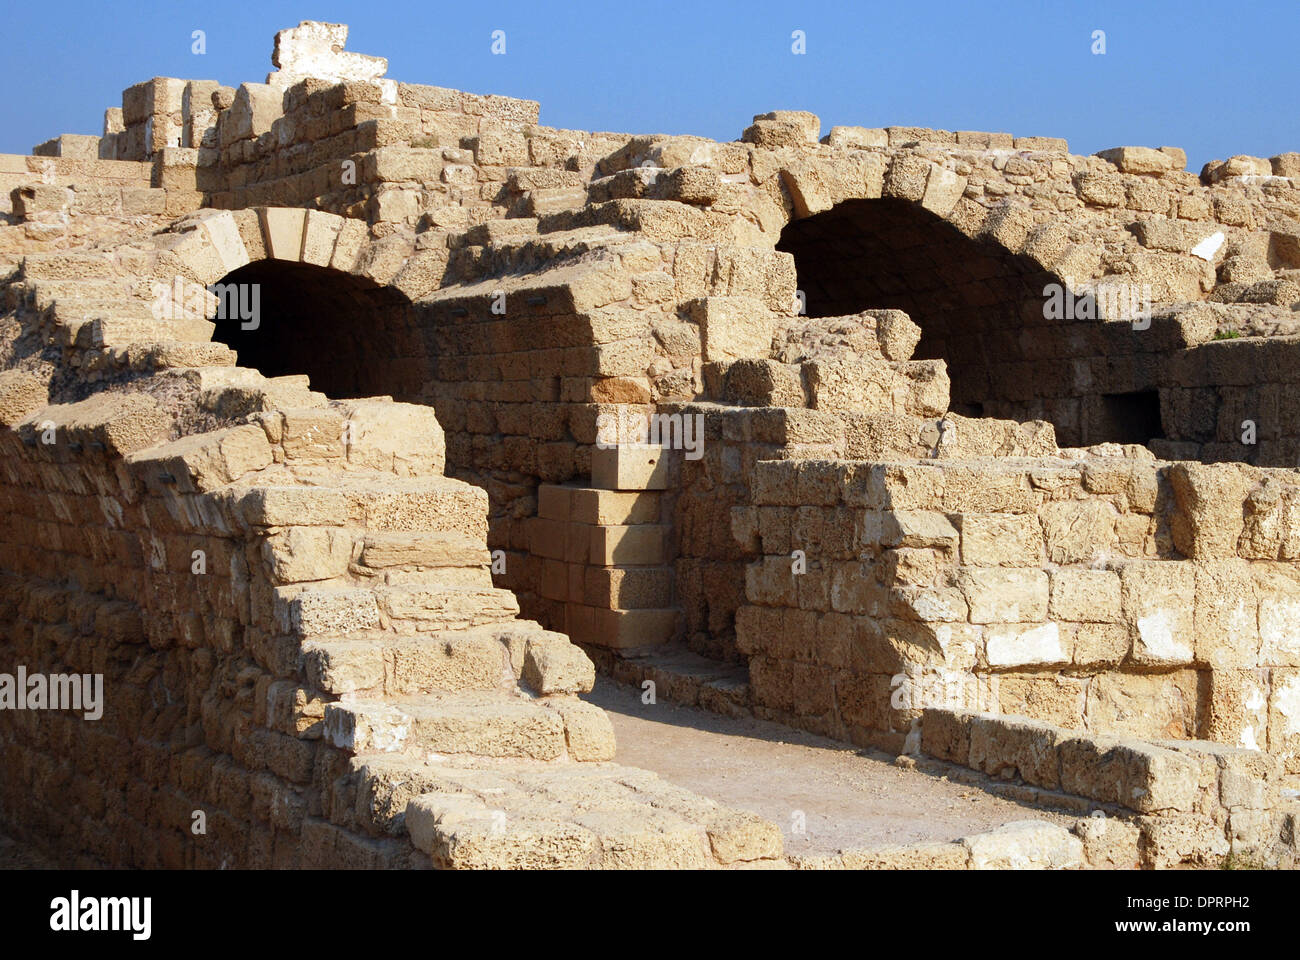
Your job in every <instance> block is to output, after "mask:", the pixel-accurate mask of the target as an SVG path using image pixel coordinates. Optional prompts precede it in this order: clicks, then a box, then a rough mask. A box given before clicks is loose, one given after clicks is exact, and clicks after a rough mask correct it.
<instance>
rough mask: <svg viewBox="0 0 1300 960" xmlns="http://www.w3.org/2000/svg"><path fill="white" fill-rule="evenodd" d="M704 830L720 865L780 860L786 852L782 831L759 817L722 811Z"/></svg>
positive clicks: (739, 812)
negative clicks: (784, 851)
mask: <svg viewBox="0 0 1300 960" xmlns="http://www.w3.org/2000/svg"><path fill="white" fill-rule="evenodd" d="M705 829H706V831H707V832H708V836H709V847H710V849H711V850H712V851H713V857H714V859H715V860H717V861H718V862H719V863H723V864H734V863H749V862H752V861H755V860H777V859H780V857H781V855H782V852H783V850H784V840H783V838H782V835H781V828H780V827H778V826H777V825H776V824H775V823H772V822H771V821H770V820H765V819H763V818H762V817H760V816H757V815H756V814H752V813H746V812H744V811H737V810H720V811H719V812H718V813H716V814H714V816H712V817H711V818H710V819H709V821H708V823H707V825H706V828H705Z"/></svg>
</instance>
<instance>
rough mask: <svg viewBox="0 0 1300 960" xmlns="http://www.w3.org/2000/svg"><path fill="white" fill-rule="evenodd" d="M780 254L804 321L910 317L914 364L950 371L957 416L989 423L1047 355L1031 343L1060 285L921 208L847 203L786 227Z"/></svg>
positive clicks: (895, 201)
mask: <svg viewBox="0 0 1300 960" xmlns="http://www.w3.org/2000/svg"><path fill="white" fill-rule="evenodd" d="M776 249H777V250H780V251H784V252H787V253H790V254H791V255H792V256H793V257H794V260H795V271H796V276H797V283H798V288H799V289H800V290H801V291H802V293H803V299H804V303H805V305H806V311H807V314H808V316H810V317H835V316H844V315H847V314H853V313H858V312H860V311H862V310H866V309H871V308H894V309H900V310H904V311H906V312H907V313H908V315H909V316H911V318H912V319H913V320H914V321H915V322H916V323H917V324H918V325H919V326H920V327H921V332H922V337H921V342H920V344H918V346H917V349H916V353H915V357H916V358H917V359H924V360H939V359H941V360H945V361H947V363H948V370H949V376H950V377H951V379H952V408H953V410H954V411H956V412H958V413H963V414H968V415H972V416H978V415H981V414H983V413H985V409H986V406H989V405H990V402H991V401H994V402H995V401H996V398H997V397H998V396H1000V393H1001V388H1002V387H1004V386H1006V384H1007V382H1008V381H1010V380H1012V379H1014V378H1015V377H1017V376H1019V375H1020V373H1021V371H1020V365H1021V364H1023V363H1025V362H1028V361H1032V360H1033V359H1035V358H1041V357H1044V356H1046V355H1048V354H1049V353H1050V349H1048V348H1047V347H1046V346H1045V345H1044V344H1042V343H1037V342H1035V341H1036V340H1038V339H1041V338H1049V337H1051V336H1052V335H1053V331H1052V328H1051V327H1050V326H1048V325H1045V324H1044V323H1043V322H1042V320H1043V302H1044V299H1043V290H1044V287H1045V286H1047V285H1048V284H1053V283H1060V282H1061V281H1060V280H1059V278H1057V277H1056V276H1055V275H1054V274H1053V273H1051V272H1050V271H1048V270H1045V269H1044V268H1043V266H1042V265H1041V264H1039V263H1037V262H1036V261H1035V260H1034V259H1033V258H1031V257H1028V256H1025V255H1024V254H1017V253H1013V252H1012V251H1010V250H1008V249H1007V248H1006V247H1005V246H1003V245H1001V244H1000V243H998V242H996V241H988V240H978V239H972V238H971V237H969V236H967V235H966V234H964V233H963V232H962V231H961V230H960V229H958V228H957V227H956V226H954V225H953V224H952V223H950V222H948V221H947V220H945V219H944V218H943V217H940V216H938V215H936V214H934V213H932V212H931V211H929V210H927V209H925V207H924V206H922V205H921V204H918V203H915V202H912V201H909V200H905V199H902V198H897V197H882V198H880V199H874V200H871V199H852V200H845V201H843V202H841V203H838V204H836V205H835V206H834V207H832V208H831V209H829V210H826V211H824V212H821V213H817V214H814V215H811V216H808V217H806V218H802V219H795V220H792V221H791V222H790V224H789V225H788V226H786V228H785V229H784V230H783V231H782V233H781V238H780V240H779V241H778V242H777V245H776ZM1036 321H1037V322H1036Z"/></svg>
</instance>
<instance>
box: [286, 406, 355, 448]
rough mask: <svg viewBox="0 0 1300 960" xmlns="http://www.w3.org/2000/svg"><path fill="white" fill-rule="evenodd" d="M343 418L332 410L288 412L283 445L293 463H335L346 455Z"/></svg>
mask: <svg viewBox="0 0 1300 960" xmlns="http://www.w3.org/2000/svg"><path fill="white" fill-rule="evenodd" d="M343 422H344V421H343V417H342V416H341V415H340V414H339V413H337V412H335V411H334V410H329V409H308V410H286V411H284V412H283V424H284V428H283V429H284V433H283V436H282V438H281V441H280V442H281V445H282V446H283V448H284V455H285V457H287V458H288V459H290V460H335V459H339V458H340V457H342V456H343Z"/></svg>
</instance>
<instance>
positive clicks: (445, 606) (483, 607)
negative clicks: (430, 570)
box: [374, 579, 519, 631]
mask: <svg viewBox="0 0 1300 960" xmlns="http://www.w3.org/2000/svg"><path fill="white" fill-rule="evenodd" d="M374 592H375V597H376V599H377V600H378V602H379V607H380V610H382V611H383V613H384V614H385V615H386V616H387V617H388V618H389V619H390V620H392V621H393V622H394V623H396V624H404V625H407V626H409V627H411V628H413V629H416V630H426V631H427V630H457V629H464V628H467V627H477V626H483V625H485V624H490V623H501V622H503V621H507V620H513V619H514V618H515V617H516V616H518V615H519V601H518V600H517V599H515V595H514V594H513V593H512V592H511V591H509V590H501V589H498V588H496V587H492V586H486V587H473V586H457V585H451V584H447V583H444V582H435V581H432V579H431V582H425V583H420V584H396V585H385V586H381V587H375V589H374Z"/></svg>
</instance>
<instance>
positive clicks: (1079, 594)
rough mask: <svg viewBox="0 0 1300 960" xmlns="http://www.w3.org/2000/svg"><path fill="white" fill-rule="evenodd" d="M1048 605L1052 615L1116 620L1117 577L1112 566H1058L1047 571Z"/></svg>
mask: <svg viewBox="0 0 1300 960" xmlns="http://www.w3.org/2000/svg"><path fill="white" fill-rule="evenodd" d="M1051 579H1052V593H1051V601H1050V606H1049V609H1050V611H1051V615H1052V617H1053V618H1054V619H1058V620H1075V621H1080V622H1083V623H1116V622H1118V621H1119V619H1120V609H1121V604H1120V580H1119V574H1117V573H1116V572H1115V571H1113V570H1084V569H1076V568H1066V567H1062V568H1059V569H1056V570H1053V571H1052V573H1051Z"/></svg>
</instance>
